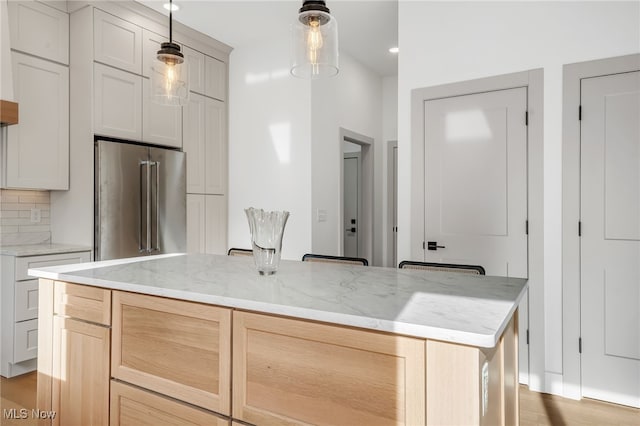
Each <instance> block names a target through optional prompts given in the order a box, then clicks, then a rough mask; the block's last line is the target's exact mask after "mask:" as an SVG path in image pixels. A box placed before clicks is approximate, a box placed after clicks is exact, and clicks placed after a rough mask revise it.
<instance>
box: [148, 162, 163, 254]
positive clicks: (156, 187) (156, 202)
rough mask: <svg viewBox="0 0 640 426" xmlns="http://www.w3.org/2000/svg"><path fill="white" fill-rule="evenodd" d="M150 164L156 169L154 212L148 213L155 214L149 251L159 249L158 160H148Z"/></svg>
mask: <svg viewBox="0 0 640 426" xmlns="http://www.w3.org/2000/svg"><path fill="white" fill-rule="evenodd" d="M150 165H151V167H150V169H151V170H153V168H154V167H155V169H156V178H155V191H154V192H155V194H154V197H153V198H154V199H153V202H152V205H153V208H154V209H155V213H154V212H151V213H150V215H149V216H152V215H153V216H155V221H156V223H155V225H156V226H155V228H156V229H155V233H154V232H153V223H152V226H151V248H150V249H149V252H153V251H160V209H159V208H158V204H159V201H158V200H159V198H158V196H159V195H160V162H159V161H152V162H150ZM150 176H151V173H150ZM150 192H151V191H150ZM154 234H155V235H154ZM154 237H155V243H154V242H153V238H154Z"/></svg>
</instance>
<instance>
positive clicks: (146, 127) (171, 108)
mask: <svg viewBox="0 0 640 426" xmlns="http://www.w3.org/2000/svg"><path fill="white" fill-rule="evenodd" d="M142 139H143V140H144V141H145V142H150V143H154V144H158V145H164V146H170V147H173V148H182V107H181V106H175V105H160V104H157V103H155V102H154V101H153V99H151V80H149V79H148V78H143V79H142Z"/></svg>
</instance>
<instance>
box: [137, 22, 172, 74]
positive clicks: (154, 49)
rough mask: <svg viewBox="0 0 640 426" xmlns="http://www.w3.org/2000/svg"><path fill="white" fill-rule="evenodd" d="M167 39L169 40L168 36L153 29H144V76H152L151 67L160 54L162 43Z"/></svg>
mask: <svg viewBox="0 0 640 426" xmlns="http://www.w3.org/2000/svg"><path fill="white" fill-rule="evenodd" d="M166 41H169V38H168V37H164V36H161V35H160V34H156V33H154V32H153V31H149V30H142V75H143V76H144V77H151V67H152V66H153V63H154V61H155V60H156V57H157V56H158V50H160V45H161V44H162V43H164V42H166Z"/></svg>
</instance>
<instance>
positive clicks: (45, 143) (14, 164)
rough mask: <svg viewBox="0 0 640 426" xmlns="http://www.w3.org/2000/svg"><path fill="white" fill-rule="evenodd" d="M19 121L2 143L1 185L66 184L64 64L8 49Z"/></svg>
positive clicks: (66, 75)
mask: <svg viewBox="0 0 640 426" xmlns="http://www.w3.org/2000/svg"><path fill="white" fill-rule="evenodd" d="M12 61H13V81H14V94H15V97H16V100H17V102H18V103H19V105H20V123H19V124H17V125H14V126H9V127H8V128H7V132H8V133H7V138H6V140H3V144H2V162H3V164H2V166H3V173H2V178H3V179H2V186H3V187H4V188H23V189H63V190H64V189H68V188H69V68H68V67H66V66H64V65H60V64H57V63H54V62H50V61H46V60H43V59H39V58H36V57H33V56H29V55H24V54H22V53H17V52H13V53H12Z"/></svg>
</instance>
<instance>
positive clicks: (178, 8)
mask: <svg viewBox="0 0 640 426" xmlns="http://www.w3.org/2000/svg"><path fill="white" fill-rule="evenodd" d="M163 7H164V8H165V9H167V10H169V8H171V11H172V12H175V11H176V10H180V6H178V5H177V4H172V5H169V3H165V4H164V5H163Z"/></svg>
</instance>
